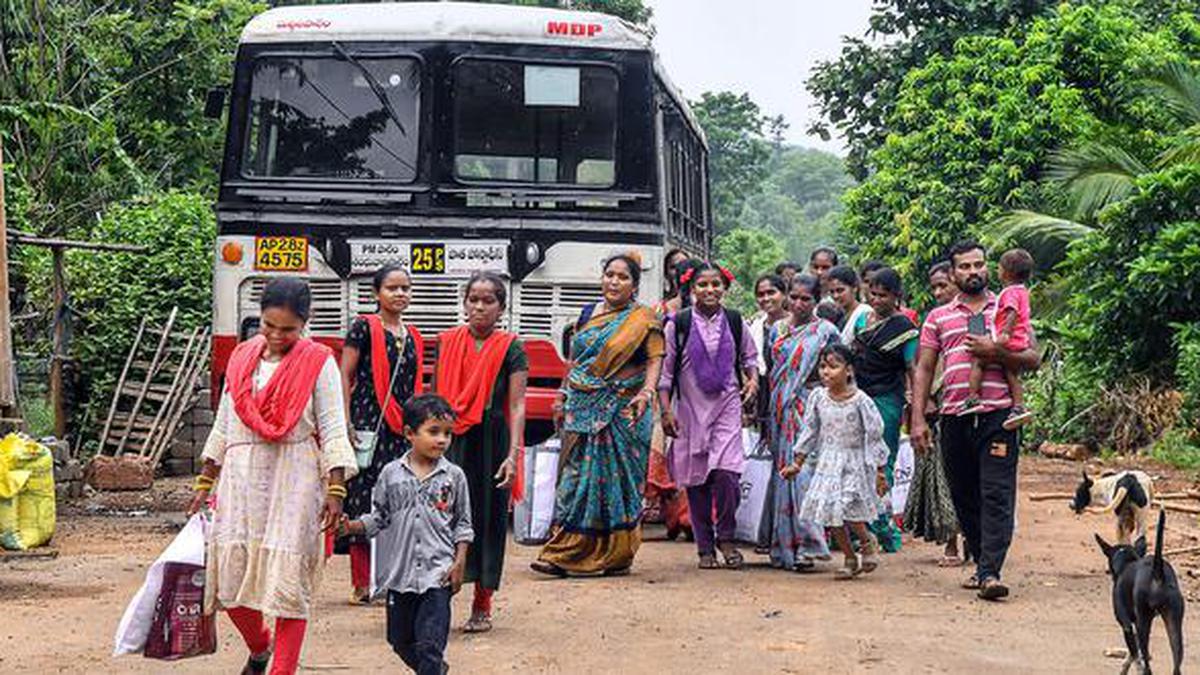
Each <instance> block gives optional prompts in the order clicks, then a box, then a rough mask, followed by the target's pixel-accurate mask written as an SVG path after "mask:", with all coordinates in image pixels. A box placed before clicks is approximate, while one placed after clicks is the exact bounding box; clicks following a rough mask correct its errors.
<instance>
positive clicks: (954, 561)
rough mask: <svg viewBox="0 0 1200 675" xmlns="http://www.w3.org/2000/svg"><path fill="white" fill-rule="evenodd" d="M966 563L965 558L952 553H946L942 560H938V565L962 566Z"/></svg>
mask: <svg viewBox="0 0 1200 675" xmlns="http://www.w3.org/2000/svg"><path fill="white" fill-rule="evenodd" d="M965 564H966V561H965V560H963V559H962V558H959V557H958V556H952V555H944V556H942V558H941V560H938V562H937V566H938V567H962V566H963V565H965Z"/></svg>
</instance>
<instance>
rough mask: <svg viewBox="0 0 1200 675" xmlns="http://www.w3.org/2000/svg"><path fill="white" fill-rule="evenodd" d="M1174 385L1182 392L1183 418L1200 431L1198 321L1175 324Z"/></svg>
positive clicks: (1189, 425) (1199, 346) (1199, 341)
mask: <svg viewBox="0 0 1200 675" xmlns="http://www.w3.org/2000/svg"><path fill="white" fill-rule="evenodd" d="M1175 349H1176V352H1177V353H1178V354H1179V360H1178V361H1176V363H1175V385H1176V386H1177V387H1178V388H1179V391H1180V392H1181V393H1182V394H1183V418H1184V421H1185V422H1186V423H1187V424H1188V427H1189V428H1190V430H1191V431H1192V432H1193V433H1200V323H1193V324H1187V325H1182V326H1176V333H1175Z"/></svg>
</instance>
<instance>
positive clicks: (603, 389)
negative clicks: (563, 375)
mask: <svg viewBox="0 0 1200 675" xmlns="http://www.w3.org/2000/svg"><path fill="white" fill-rule="evenodd" d="M641 274H642V268H641V260H640V259H639V258H638V257H637V256H635V255H633V254H624V255H617V256H614V257H612V258H610V259H609V260H607V261H606V262H605V264H604V279H603V282H602V283H603V289H604V300H603V301H602V302H600V303H597V304H596V305H593V306H591V307H589V308H588V309H586V310H584V314H583V316H581V317H580V321H579V324H580V326H579V330H577V331H576V333H575V336H574V339H573V340H572V344H571V370H570V373H569V374H568V375H567V382H566V385H565V387H564V399H563V400H562V402H561V405H562V411H563V419H562V422H561V427H560V428H561V432H562V438H563V449H562V460H561V470H560V472H559V476H558V491H557V498H556V501H555V506H554V522H553V525H552V527H551V531H550V540H549V541H548V542H546V545H545V547H544V548H543V549H542V552H541V555H539V556H538V559H537V560H536V561H534V562H533V563H532V564H531V565H530V566H531V567H532V568H533V569H534V570H535V571H538V572H542V573H544V574H549V575H552V576H560V577H562V576H567V575H568V574H582V575H592V574H605V575H617V574H625V573H627V572H628V571H629V567H630V566H631V565H632V564H633V558H634V555H635V554H636V553H637V550H638V546H639V545H640V544H641V537H642V535H641V516H642V486H643V483H644V482H645V479H646V460H647V453H648V452H649V450H650V435H651V427H652V425H653V422H654V419H653V413H652V410H651V407H652V404H653V402H654V394H655V391H654V389H655V385H656V384H657V383H658V375H659V371H660V369H661V367H662V358H663V353H664V347H665V346H664V343H663V336H662V324H661V323H660V322H659V320H658V318H657V317H656V316H655V314H654V311H653V310H651V309H650V308H648V307H645V306H642V305H639V304H637V303H636V302H635V300H634V296H635V295H636V293H637V288H638V283H639V282H640V280H641Z"/></svg>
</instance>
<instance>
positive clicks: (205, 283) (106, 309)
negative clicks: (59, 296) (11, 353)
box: [41, 192, 216, 431]
mask: <svg viewBox="0 0 1200 675" xmlns="http://www.w3.org/2000/svg"><path fill="white" fill-rule="evenodd" d="M96 235H97V237H98V238H100V239H103V240H105V241H110V242H124V243H131V244H140V245H143V246H146V247H147V249H148V250H149V252H148V253H147V254H145V255H142V254H134V253H102V254H97V253H88V252H82V251H80V252H68V253H67V270H68V277H69V278H68V281H67V286H68V288H69V289H71V293H72V297H71V300H72V305H73V308H74V310H75V311H76V312H77V315H78V319H77V324H76V327H75V337H74V341H73V347H74V349H73V355H74V357H75V359H76V362H77V363H78V366H79V371H80V387H81V391H80V392H79V393H80V394H82V400H85V401H87V405H86V407H85V408H84V409H83V410H81V411H77V414H76V422H77V423H80V422H82V420H83V419H84V416H85V415H89V414H90V419H92V420H96V419H103V413H104V410H106V407H107V405H108V401H109V398H108V397H109V396H110V395H111V394H112V389H113V387H114V386H115V384H116V378H117V377H118V376H119V375H120V372H121V366H122V364H123V363H124V361H125V357H126V354H127V353H128V351H129V348H130V346H131V345H132V343H133V339H134V335H135V333H136V330H137V326H138V324H139V323H140V322H141V321H142V319H143V318H147V319H148V320H149V322H150V324H151V325H155V324H157V323H161V322H163V321H165V320H166V317H167V315H168V314H169V313H170V311H171V308H172V307H173V306H178V307H179V316H178V318H177V320H176V321H177V326H178V327H180V328H192V327H195V326H199V325H203V324H206V323H207V322H208V321H209V318H210V315H211V313H212V263H213V260H212V255H213V246H214V241H215V240H216V220H215V218H214V217H213V213H212V205H211V203H210V202H209V200H208V198H207V197H205V196H203V195H198V194H189V193H182V192H172V193H165V194H160V195H154V196H150V197H145V198H139V199H135V200H133V201H131V202H128V203H124V204H121V205H119V206H116V207H114V208H113V209H111V210H110V211H109V212H108V213H107V214H106V215H105V216H104V218H103V219H102V220H101V221H100V223H99V224H98V225H97V226H96ZM41 283H44V282H41ZM88 431H94V430H88Z"/></svg>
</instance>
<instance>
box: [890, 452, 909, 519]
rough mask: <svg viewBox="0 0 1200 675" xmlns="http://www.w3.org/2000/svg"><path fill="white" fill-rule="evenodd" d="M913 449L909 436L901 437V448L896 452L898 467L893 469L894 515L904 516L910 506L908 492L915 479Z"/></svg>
mask: <svg viewBox="0 0 1200 675" xmlns="http://www.w3.org/2000/svg"><path fill="white" fill-rule="evenodd" d="M913 466H914V458H913V449H912V443H911V442H909V439H908V436H901V437H900V446H899V448H898V450H897V452H896V465H895V466H894V467H893V468H892V500H891V501H892V504H891V505H892V514H893V515H897V516H900V517H903V516H904V507H905V506H906V505H907V504H908V490H909V488H910V487H912V479H913Z"/></svg>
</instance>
